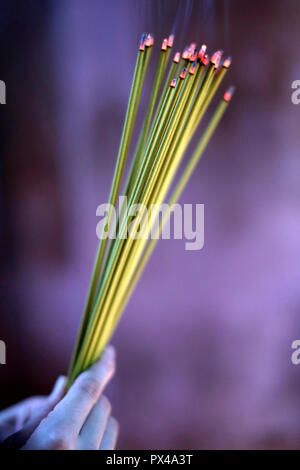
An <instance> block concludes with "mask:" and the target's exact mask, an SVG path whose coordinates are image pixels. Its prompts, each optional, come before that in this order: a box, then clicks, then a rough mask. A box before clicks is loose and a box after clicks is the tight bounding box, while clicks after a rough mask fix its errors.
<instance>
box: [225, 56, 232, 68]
mask: <svg viewBox="0 0 300 470" xmlns="http://www.w3.org/2000/svg"><path fill="white" fill-rule="evenodd" d="M231 62H232V59H231V57H227V59H225V60H224V62H223V67H225V69H229V67H230V65H231Z"/></svg>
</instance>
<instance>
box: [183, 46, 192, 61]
mask: <svg viewBox="0 0 300 470" xmlns="http://www.w3.org/2000/svg"><path fill="white" fill-rule="evenodd" d="M182 58H183V59H184V60H188V59H189V58H190V51H189V48H188V47H185V49H184V51H183V53H182Z"/></svg>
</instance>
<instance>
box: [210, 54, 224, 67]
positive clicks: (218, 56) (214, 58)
mask: <svg viewBox="0 0 300 470" xmlns="http://www.w3.org/2000/svg"><path fill="white" fill-rule="evenodd" d="M222 53H223V51H221V50H219V51H216V52H215V53H214V54H213V55H212V57H211V59H210V61H211V63H212V64H213V65H214V66H215V67H216V69H217V68H218V67H219V65H220V61H221V57H222Z"/></svg>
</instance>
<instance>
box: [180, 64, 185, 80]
mask: <svg viewBox="0 0 300 470" xmlns="http://www.w3.org/2000/svg"><path fill="white" fill-rule="evenodd" d="M185 76H186V67H183V69H182V72H181V74H180V75H179V77H180V78H181V79H182V80H183V79H184V78H185Z"/></svg>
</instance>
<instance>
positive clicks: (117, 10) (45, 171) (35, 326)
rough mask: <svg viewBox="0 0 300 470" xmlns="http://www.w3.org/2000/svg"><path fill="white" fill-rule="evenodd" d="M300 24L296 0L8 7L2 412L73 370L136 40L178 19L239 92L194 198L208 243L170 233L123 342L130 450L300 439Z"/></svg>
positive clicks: (0, 65) (283, 443)
mask: <svg viewBox="0 0 300 470" xmlns="http://www.w3.org/2000/svg"><path fill="white" fill-rule="evenodd" d="M299 20H300V4H299V2H297V1H292V0H290V1H286V2H283V1H282V0H265V1H264V2H261V1H260V0H243V2H241V1H238V0H231V1H230V0H224V1H223V0H216V1H213V0H195V1H191V0H181V1H176V0H161V1H159V0H112V1H108V0H105V1H104V0H72V1H70V0H61V1H59V2H56V1H49V0H44V1H43V2H40V1H37V0H36V1H28V0H26V1H23V2H19V1H16V0H10V1H8V0H7V1H4V0H2V1H1V2H0V79H1V80H4V81H5V82H6V86H7V104H6V105H5V106H1V107H0V148H1V170H0V172H1V184H0V197H1V205H0V211H1V234H0V236H1V239H0V241H1V252H0V260H1V274H0V275H1V278H0V279H1V319H0V339H2V340H4V341H5V342H6V345H7V365H5V366H0V408H2V407H4V406H7V405H9V404H11V403H13V402H15V401H16V400H19V399H22V398H24V397H26V396H29V395H32V394H36V393H47V392H48V391H49V389H50V388H51V386H52V383H53V382H54V380H55V378H56V376H57V375H58V374H61V373H65V372H66V370H67V366H68V361H69V358H70V354H71V351H72V347H73V343H74V341H75V337H76V331H77V328H78V325H79V321H80V316H81V313H82V309H83V305H84V299H85V295H86V291H87V287H88V282H89V277H90V272H91V268H92V264H93V258H94V254H95V250H96V246H97V239H96V233H95V229H96V224H97V218H96V207H97V206H98V205H99V204H101V203H103V202H106V200H107V196H108V193H109V187H110V183H111V178H112V174H113V168H114V164H115V160H116V154H117V150H118V144H119V138H120V133H121V129H122V123H123V118H124V113H125V109H126V103H127V99H128V94H129V88H130V81H131V77H132V73H133V68H134V62H135V57H136V50H137V44H138V42H139V38H140V35H141V33H142V32H143V31H151V32H153V33H154V35H155V38H156V41H157V42H158V43H160V42H161V40H162V38H163V37H164V36H166V35H168V34H169V33H170V32H171V30H172V28H173V26H174V27H175V29H176V41H175V46H174V50H176V49H178V48H179V49H182V47H183V46H184V45H185V44H186V43H188V42H191V41H192V40H195V41H197V42H198V43H203V42H206V43H207V44H208V46H209V51H210V52H211V51H212V50H213V49H216V48H219V47H221V48H223V49H224V50H225V53H229V54H231V55H232V56H233V59H234V61H233V67H232V71H231V72H230V75H229V74H228V76H227V77H226V85H229V84H231V83H234V84H235V85H237V93H236V96H235V98H234V100H233V102H232V104H231V106H230V110H228V112H227V115H226V118H225V119H224V120H223V121H222V123H221V126H220V127H219V129H218V131H217V134H216V135H215V138H214V139H213V142H212V143H211V144H210V146H209V148H208V149H207V151H206V154H205V157H204V158H203V160H202V161H201V163H200V164H199V166H198V168H197V170H196V172H195V174H194V176H193V178H192V180H191V182H190V184H189V187H188V188H187V190H186V191H185V193H184V195H183V197H182V202H186V203H204V204H205V247H204V249H203V250H202V251H199V252H188V251H185V250H184V241H172V240H171V241H161V242H160V243H159V246H158V248H157V250H156V252H155V254H154V255H153V258H152V259H151V262H150V264H149V265H148V267H147V269H146V271H145V273H144V275H143V278H142V280H141V282H140V284H139V286H138V289H137V290H136V292H135V293H134V296H133V298H132V300H131V302H130V304H129V305H128V308H127V311H126V313H125V316H124V317H123V319H122V321H121V324H120V326H119V328H118V331H117V334H116V335H115V337H114V339H113V343H114V344H115V345H116V348H117V352H118V371H117V375H116V377H115V379H114V382H113V384H112V385H111V386H110V388H109V389H108V395H109V396H110V398H111V400H112V403H113V411H114V414H115V416H116V417H117V418H118V420H119V421H120V424H121V434H120V439H119V442H118V447H119V448H120V449H151V448H152V449H164V448H165V449H166V448H170V449H176V448H177V449H183V448H186V449H191V448H196V449H203V448H206V449H218V448H219V449H220V448H222V449H224V448H225V449H235V448H297V446H298V445H299V438H300V366H299V367H296V366H294V365H292V363H291V353H292V350H291V343H292V341H293V340H295V339H299V338H300V317H299V310H300V291H299V281H300V278H299V260H300V246H299V231H300V219H299V203H300V184H299V181H300V161H299V139H300V132H299V122H300V121H299V119H300V114H299V113H300V106H299V107H297V106H295V105H293V104H292V103H291V83H292V81H293V80H296V79H300V67H299V63H300V62H299V50H298V49H299ZM154 64H155V57H154V58H153V60H152V68H151V73H152V74H153V71H154V68H153V65H154ZM151 73H150V77H149V79H151ZM224 86H225V85H224ZM149 88H150V81H149V82H148V85H147V86H146V92H145V93H144V95H143V97H142V104H141V109H140V111H141V112H140V114H139V116H141V115H142V112H143V110H145V107H146V104H147V97H148V96H149V94H147V91H148V92H149Z"/></svg>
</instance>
